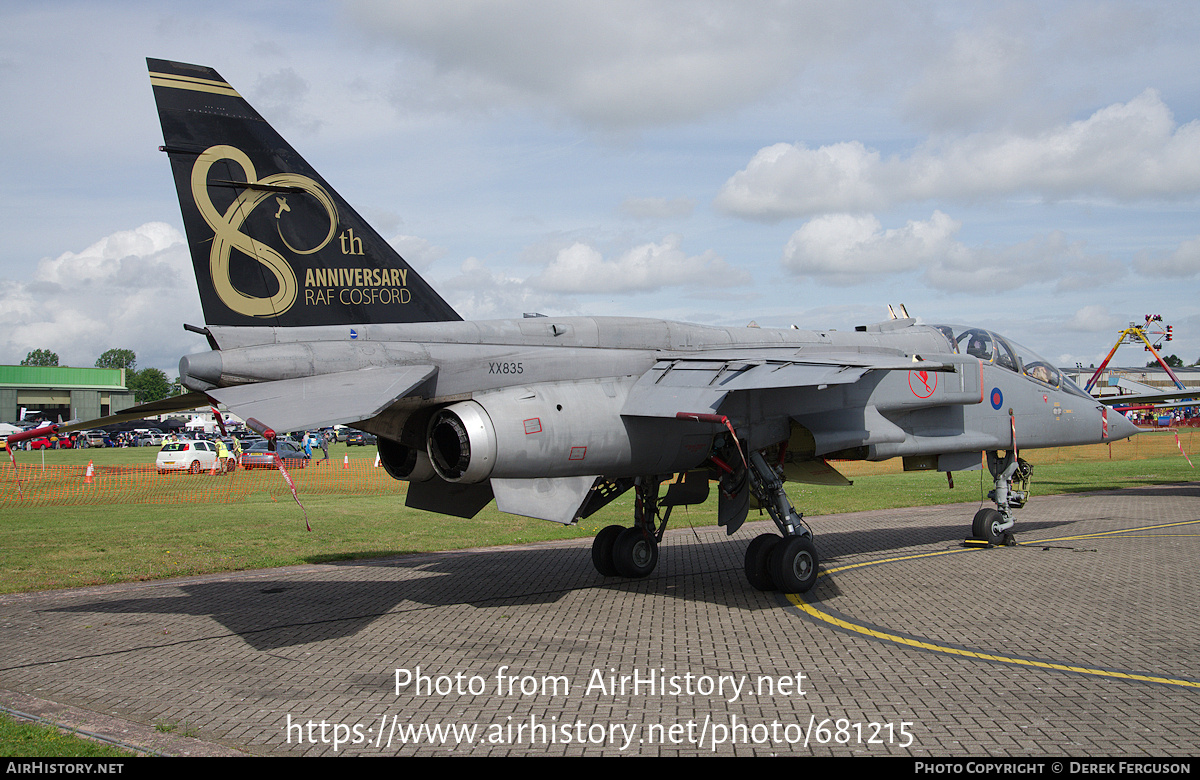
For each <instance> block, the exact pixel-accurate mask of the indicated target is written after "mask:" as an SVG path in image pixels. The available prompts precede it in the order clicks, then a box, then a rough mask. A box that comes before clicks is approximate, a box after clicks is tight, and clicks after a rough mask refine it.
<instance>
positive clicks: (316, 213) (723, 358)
mask: <svg viewBox="0 0 1200 780" xmlns="http://www.w3.org/2000/svg"><path fill="white" fill-rule="evenodd" d="M149 68H150V80H151V83H152V84H153V87H154V96H155V99H156V101H157V103H158V111H159V117H160V119H161V122H162V129H163V136H164V141H165V145H164V146H163V151H165V152H166V153H167V155H168V157H169V158H170V161H171V166H172V170H173V171H174V175H175V182H176V186H177V188H178V192H179V200H180V205H181V208H182V211H183V220H184V225H185V228H186V232H187V237H188V243H189V244H190V246H191V253H192V259H193V263H194V266H195V272H196V281H197V284H198V285H199V289H200V298H201V302H202V304H203V309H204V317H205V320H206V323H205V327H197V326H193V325H185V327H186V328H187V329H189V330H191V331H194V332H196V333H200V334H203V335H204V336H205V337H206V338H207V339H208V343H209V345H210V346H211V348H212V349H211V351H209V352H206V353H202V354H194V355H188V356H186V357H184V358H183V359H182V360H181V361H180V364H179V373H180V378H181V380H182V382H183V383H184V384H185V385H186V386H187V387H188V388H189V389H191V390H192V391H193V392H192V393H190V394H188V395H187V396H183V397H182V398H181V399H168V400H166V401H163V402H158V403H156V404H149V405H145V406H142V407H138V408H135V409H131V410H129V411H128V412H127V413H126V414H124V415H122V417H140V416H143V415H145V414H147V413H152V412H161V411H166V410H169V409H183V408H194V407H196V406H200V405H207V404H209V403H215V402H220V403H223V404H225V405H226V406H227V407H228V408H229V409H230V410H231V411H232V412H233V413H235V414H237V415H238V416H240V417H242V418H243V419H245V420H247V422H248V424H249V425H250V426H251V427H254V428H256V429H257V430H259V431H260V432H263V433H265V434H266V435H267V436H268V437H271V436H273V432H274V431H290V430H302V429H310V428H317V427H321V426H329V425H337V424H345V425H349V426H352V427H355V428H358V429H361V430H364V431H368V432H370V433H373V434H375V435H376V436H378V447H379V457H380V460H381V461H382V464H383V466H384V467H385V468H386V469H387V471H388V473H389V474H390V475H391V476H393V477H395V478H396V479H400V480H406V481H408V482H409V488H408V494H407V499H406V503H407V504H408V506H410V507H415V508H418V509H423V510H428V511H431V512H438V513H443V514H448V515H454V516H457V517H464V518H469V517H472V516H474V515H475V514H476V513H477V512H479V510H480V509H481V508H482V507H483V506H484V505H486V504H487V503H488V502H490V501H492V500H495V502H496V506H497V507H498V508H499V509H500V510H502V511H504V512H510V513H513V514H519V515H524V516H528V517H537V518H543V519H546V520H552V521H555V522H559V523H573V522H575V521H577V520H579V519H581V518H585V517H587V516H589V515H591V514H592V513H594V512H595V511H596V510H597V509H599V508H600V507H602V506H604V505H605V504H607V503H608V502H610V501H612V500H613V499H614V498H615V497H617V496H619V495H621V494H622V493H624V492H626V491H628V490H633V491H635V494H636V497H637V500H636V501H635V509H634V516H633V520H632V524H631V525H629V526H628V527H622V526H609V527H608V528H605V529H604V530H602V531H601V532H600V533H599V534H598V535H597V536H596V539H595V542H594V543H593V546H592V559H593V562H594V564H595V567H596V569H597V571H598V572H599V573H600V574H602V575H605V576H623V577H643V576H646V575H647V574H649V573H650V572H652V571H653V570H654V568H655V565H656V564H657V561H658V545H659V542H660V541H661V540H662V536H663V532H664V530H665V527H666V524H667V520H668V518H669V517H670V514H671V510H672V509H673V508H674V507H676V506H680V505H687V504H696V503H700V502H702V501H704V500H706V498H707V496H708V492H709V487H710V484H712V483H714V482H715V484H716V485H717V489H718V490H719V498H718V511H717V515H718V516H717V520H718V523H719V524H720V525H722V526H724V527H725V528H726V529H727V531H728V532H729V533H733V532H734V531H736V530H737V529H738V528H739V527H740V526H741V525H742V523H743V522H744V521H745V519H746V516H747V512H748V510H749V509H750V507H751V502H752V501H753V502H754V504H755V505H756V506H758V507H761V508H762V509H764V510H765V511H766V512H767V513H768V514H769V515H770V517H771V519H772V520H773V521H774V522H775V525H776V526H777V527H778V530H779V534H778V535H776V534H763V535H761V536H759V537H758V538H756V539H754V540H753V541H752V542H751V544H750V545H749V547H748V549H747V553H746V560H745V568H746V576H747V578H748V579H749V581H750V583H751V584H752V585H753V586H754V587H756V588H760V589H763V590H772V589H774V590H781V591H785V592H803V591H805V590H807V589H809V588H811V587H812V585H813V583H814V582H815V581H816V578H817V572H818V557H817V550H816V546H815V545H814V542H813V537H812V532H811V531H810V530H809V529H808V528H807V527H806V525H805V524H804V523H803V521H802V516H801V514H800V513H799V512H798V511H797V510H796V509H795V507H794V506H793V505H792V502H791V501H790V500H789V498H788V496H787V494H786V493H785V492H784V487H783V485H784V481H785V480H796V481H806V482H822V483H837V482H841V483H843V484H844V483H845V479H844V478H843V477H842V476H841V475H840V474H838V473H837V472H836V471H835V470H834V469H833V468H832V467H831V466H830V465H829V463H828V461H829V460H839V459H865V460H872V461H877V460H885V459H888V458H895V457H899V458H903V461H904V467H905V469H908V470H920V469H937V470H940V471H946V472H953V471H960V470H971V469H977V468H982V465H983V463H984V462H986V465H987V468H988V470H989V471H990V473H991V476H992V478H993V481H994V484H995V489H994V491H993V492H992V494H991V497H992V499H993V500H994V501H995V508H994V509H992V508H986V509H983V510H981V511H980V512H979V513H978V514H977V515H976V516H975V518H974V521H973V524H972V534H973V535H974V536H975V537H977V538H980V539H982V540H984V541H986V542H989V543H993V544H1000V543H1003V542H1004V541H1006V540H1007V539H1009V538H1011V530H1010V529H1011V528H1012V527H1013V513H1012V510H1013V509H1015V508H1018V507H1020V506H1022V505H1023V504H1024V503H1025V500H1026V498H1027V493H1026V491H1025V490H1023V489H1022V486H1023V485H1024V484H1025V479H1026V478H1027V477H1028V465H1027V464H1026V463H1025V461H1023V460H1022V459H1020V458H1019V457H1018V448H1019V447H1021V448H1034V447H1053V446H1061V445H1072V444H1091V443H1096V442H1105V441H1112V440H1115V439H1120V438H1124V437H1127V436H1130V435H1132V434H1134V433H1136V431H1137V429H1136V428H1135V427H1134V426H1133V425H1132V424H1131V423H1129V422H1128V421H1127V420H1126V419H1125V418H1124V417H1121V416H1119V415H1116V414H1113V415H1111V416H1109V415H1108V414H1107V410H1106V408H1105V407H1104V406H1102V405H1101V404H1099V403H1098V402H1096V401H1095V400H1093V399H1092V398H1091V397H1089V396H1088V395H1087V394H1086V393H1084V392H1083V391H1081V390H1080V389H1079V388H1078V387H1076V386H1075V385H1074V384H1073V383H1072V382H1071V381H1070V380H1069V379H1067V378H1066V377H1064V376H1063V375H1062V374H1060V373H1059V372H1058V371H1057V370H1056V369H1055V368H1054V367H1053V366H1052V365H1051V364H1050V363H1048V362H1047V361H1045V360H1043V359H1042V358H1039V357H1038V356H1037V355H1035V354H1034V353H1032V352H1030V351H1029V350H1027V349H1024V348H1022V347H1021V346H1019V345H1018V344H1016V343H1015V342H1013V341H1010V340H1008V339H1006V338H1003V337H1002V336H1000V335H998V334H996V333H993V332H990V331H988V330H985V329H982V328H971V327H960V326H954V325H920V324H917V322H916V321H915V320H914V319H912V318H910V317H908V316H907V313H906V312H904V311H903V309H901V311H900V312H899V314H893V318H892V319H890V320H887V321H884V322H882V323H879V324H874V325H866V326H861V327H859V328H857V329H856V330H855V331H854V332H836V331H817V330H798V329H791V330H775V329H769V328H754V327H748V328H718V327H707V326H703V325H690V324H685V323H679V322H665V321H662V320H654V319H634V318H623V317H542V316H532V317H530V316H527V317H525V318H522V319H515V320H493V321H485V322H464V321H463V320H462V319H461V318H460V317H459V316H458V315H457V314H456V313H455V312H454V310H453V309H452V308H451V307H450V306H449V305H448V304H447V303H446V302H445V301H444V300H443V299H442V298H441V297H440V296H439V295H438V294H437V292H436V291H434V290H433V289H432V288H431V287H429V285H427V284H426V283H425V281H424V280H422V279H421V277H420V276H418V275H417V273H416V272H415V271H414V270H413V269H412V268H411V267H410V266H409V265H408V264H407V263H406V262H405V261H404V260H403V259H402V258H401V257H400V256H399V255H398V254H397V253H396V252H395V251H394V250H393V249H392V248H391V247H390V246H389V245H388V244H387V243H386V242H385V241H384V240H383V239H382V238H380V237H379V235H378V234H377V233H376V232H375V231H374V230H372V229H371V227H370V226H369V225H367V223H366V222H364V221H363V220H362V218H361V217H359V215H358V214H357V213H355V212H354V210H353V209H351V208H350V207H349V206H348V205H347V204H346V203H345V202H344V201H343V200H342V199H341V198H340V197H339V196H338V195H337V193H336V192H335V191H334V190H333V188H332V187H330V186H329V184H328V183H326V182H325V180H324V179H322V178H321V177H320V175H318V174H317V172H316V171H314V170H313V169H312V168H311V167H310V166H309V165H308V163H306V162H305V161H304V160H303V159H302V158H301V157H300V156H299V155H298V154H297V153H296V152H295V151H294V150H293V149H292V148H291V147H290V146H289V145H288V144H287V143H286V142H285V141H284V140H283V139H282V138H281V137H280V136H279V135H278V134H277V133H276V132H275V131H274V130H273V129H272V128H271V127H270V125H268V124H267V123H266V121H264V120H263V119H262V117H260V116H259V115H258V114H257V113H256V112H255V111H254V109H253V108H251V107H250V105H249V104H248V103H247V102H246V101H245V100H244V99H243V98H242V97H241V96H240V95H239V94H238V93H237V92H236V91H234V89H233V87H231V86H230V85H229V84H228V83H226V82H225V80H224V79H222V78H221V77H220V76H219V75H218V74H217V72H216V71H214V70H212V69H211V68H205V67H198V66H195V65H185V64H181V63H176V62H167V61H163V60H149ZM96 425H97V423H95V422H88V423H81V424H80V426H81V427H95V426H96Z"/></svg>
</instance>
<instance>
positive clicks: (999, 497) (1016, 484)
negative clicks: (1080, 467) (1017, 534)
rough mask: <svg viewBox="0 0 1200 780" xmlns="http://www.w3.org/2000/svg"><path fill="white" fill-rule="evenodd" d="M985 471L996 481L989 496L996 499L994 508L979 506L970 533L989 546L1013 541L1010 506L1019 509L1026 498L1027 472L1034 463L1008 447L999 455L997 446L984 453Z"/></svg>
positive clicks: (1009, 543)
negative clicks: (985, 459)
mask: <svg viewBox="0 0 1200 780" xmlns="http://www.w3.org/2000/svg"><path fill="white" fill-rule="evenodd" d="M987 464H988V471H990V472H991V474H992V479H993V480H994V481H995V485H996V487H995V489H993V490H992V491H991V492H989V493H988V498H990V499H992V500H993V501H995V502H996V508H995V509H980V510H979V511H978V512H976V513H975V519H974V520H973V521H972V522H971V536H972V538H973V539H974V540H977V541H979V542H986V543H987V545H988V546H989V547H1000V546H1002V545H1012V544H1016V541H1015V540H1014V538H1013V534H1012V527H1013V526H1014V525H1016V520H1014V519H1013V516H1012V510H1014V509H1020V508H1021V507H1023V506H1025V502H1026V501H1028V500H1029V476H1030V474H1032V473H1033V466H1031V465H1029V463H1027V462H1026V461H1025V460H1024V459H1023V458H1019V457H1017V454H1016V451H1015V450H1008V451H1007V452H1005V453H1004V455H1003V457H1001V455H1000V452H999V451H998V450H992V451H990V452H988V453H987Z"/></svg>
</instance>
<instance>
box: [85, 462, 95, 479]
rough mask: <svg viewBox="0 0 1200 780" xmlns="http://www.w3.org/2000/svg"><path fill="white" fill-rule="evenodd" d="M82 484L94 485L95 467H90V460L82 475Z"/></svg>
mask: <svg viewBox="0 0 1200 780" xmlns="http://www.w3.org/2000/svg"><path fill="white" fill-rule="evenodd" d="M83 484H85V485H94V484H96V467H95V466H93V465H92V462H91V461H90V460H89V461H88V467H87V472H86V473H84V475H83Z"/></svg>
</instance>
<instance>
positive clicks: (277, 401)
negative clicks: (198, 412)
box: [207, 365, 437, 431]
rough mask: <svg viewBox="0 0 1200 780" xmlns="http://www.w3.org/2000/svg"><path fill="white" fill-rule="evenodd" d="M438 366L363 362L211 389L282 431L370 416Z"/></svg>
mask: <svg viewBox="0 0 1200 780" xmlns="http://www.w3.org/2000/svg"><path fill="white" fill-rule="evenodd" d="M436 372H437V368H436V367H435V366H428V365H417V366H392V367H388V368H363V369H359V370H357V371H343V372H340V373H337V374H320V375H317V376H307V377H300V378H299V379H282V380H279V381H275V382H259V383H256V384H252V385H236V386H234V387H223V388H216V389H213V390H209V391H207V394H208V395H209V396H211V397H212V398H214V399H216V400H218V401H220V402H221V403H223V404H225V406H227V407H228V408H229V410H230V411H231V412H233V413H234V414H236V415H237V416H238V417H241V418H242V419H243V420H250V419H251V418H254V419H255V420H258V421H259V422H261V423H263V424H265V425H267V426H269V427H271V428H273V429H274V430H276V431H301V430H308V429H310V428H324V427H326V426H330V425H341V424H344V423H355V422H359V421H361V420H366V419H369V418H371V417H374V416H375V415H377V414H379V413H380V412H381V411H383V410H384V409H386V408H387V407H388V406H390V405H391V404H392V403H394V402H395V401H396V400H398V399H400V398H402V397H404V396H406V395H408V393H410V392H411V391H412V390H414V389H415V388H416V387H418V386H419V385H420V384H421V383H423V382H424V381H425V380H427V379H429V378H430V377H431V376H433V375H434V374H435V373H436Z"/></svg>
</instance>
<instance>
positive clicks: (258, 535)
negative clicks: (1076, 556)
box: [0, 432, 1200, 593]
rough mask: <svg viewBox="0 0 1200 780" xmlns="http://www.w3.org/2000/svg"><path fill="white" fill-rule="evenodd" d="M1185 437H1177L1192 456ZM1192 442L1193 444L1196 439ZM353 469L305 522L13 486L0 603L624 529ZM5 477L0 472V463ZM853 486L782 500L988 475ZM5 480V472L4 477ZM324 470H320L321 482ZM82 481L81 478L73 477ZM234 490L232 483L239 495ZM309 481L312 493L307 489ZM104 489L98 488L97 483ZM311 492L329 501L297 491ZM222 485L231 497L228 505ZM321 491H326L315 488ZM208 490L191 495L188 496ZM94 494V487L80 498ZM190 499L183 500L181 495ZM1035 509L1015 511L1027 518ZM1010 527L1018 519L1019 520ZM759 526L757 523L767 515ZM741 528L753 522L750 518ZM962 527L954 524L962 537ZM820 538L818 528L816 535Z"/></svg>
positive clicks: (1161, 457)
mask: <svg viewBox="0 0 1200 780" xmlns="http://www.w3.org/2000/svg"><path fill="white" fill-rule="evenodd" d="M1192 438H1193V434H1192V433H1191V432H1187V433H1185V434H1184V435H1183V438H1182V444H1183V446H1184V449H1185V450H1186V451H1187V452H1188V453H1189V454H1191V452H1192V449H1191V446H1192ZM1195 439H1196V440H1197V441H1200V435H1196V436H1195ZM155 454H156V449H154V448H143V449H128V450H99V449H93V450H84V451H78V452H72V451H57V452H47V453H45V461H46V464H47V466H68V465H71V466H77V467H81V466H84V465H86V464H87V462H88V461H89V460H91V461H93V462H94V464H95V465H96V467H97V468H98V469H99V468H113V469H115V468H117V467H121V466H138V465H141V466H145V465H148V464H152V463H153V460H154V456H155ZM1022 454H1023V456H1024V457H1026V458H1027V459H1028V460H1029V461H1030V462H1031V463H1033V464H1034V467H1035V468H1034V473H1033V486H1032V487H1033V492H1034V495H1035V496H1036V495H1045V494H1050V493H1071V492H1081V491H1091V490H1103V489H1108V488H1115V487H1130V486H1135V485H1155V484H1164V483H1170V482H1183V481H1191V480H1194V479H1196V472H1195V471H1194V470H1192V468H1191V467H1190V466H1189V465H1188V463H1187V461H1186V460H1185V459H1184V458H1183V457H1182V456H1181V455H1180V454H1179V452H1178V449H1177V448H1176V445H1175V442H1174V439H1173V438H1171V437H1170V435H1164V434H1147V435H1143V436H1139V437H1136V438H1135V439H1134V440H1133V441H1132V442H1129V443H1119V444H1118V445H1114V447H1113V454H1114V457H1113V459H1111V460H1110V459H1109V458H1108V448H1106V447H1104V446H1102V445H1098V446H1096V447H1091V448H1069V449H1063V450H1029V451H1026V452H1023V453H1022ZM346 455H349V456H350V458H351V459H352V460H354V461H362V464H361V465H363V466H364V468H366V469H369V468H370V467H369V464H370V462H371V461H372V460H373V458H374V455H375V451H374V449H367V448H349V449H348V448H346V447H345V445H337V446H336V447H334V448H331V451H330V458H331V461H332V463H331V464H326V465H323V466H312V467H310V468H308V469H304V470H301V471H299V472H297V473H296V481H297V485H298V489H299V491H300V497H301V500H302V501H303V504H304V508H305V510H306V512H307V517H308V520H309V522H310V524H311V526H312V531H311V532H309V531H306V530H305V516H304V513H302V511H301V509H300V507H298V506H297V505H296V503H295V502H294V501H293V499H292V496H291V494H290V492H289V491H288V489H287V487H286V485H285V484H284V482H283V479H282V478H281V476H280V475H279V474H278V472H273V471H263V472H255V473H242V472H239V473H238V474H236V475H234V476H231V477H210V476H208V475H200V476H190V475H173V476H171V477H168V478H165V479H166V482H165V483H164V484H166V485H167V487H166V488H164V490H167V491H168V493H167V494H165V495H164V496H162V497H160V498H162V499H163V500H161V501H156V502H149V503H146V502H143V503H118V502H119V501H121V497H120V495H119V494H118V495H115V496H113V495H107V496H106V497H105V498H104V499H103V500H105V501H112V503H70V502H67V501H63V502H60V503H46V504H39V505H33V506H30V505H28V503H25V502H22V501H17V500H14V499H13V493H12V491H13V490H14V485H13V484H12V483H11V481H10V482H8V483H4V484H3V485H2V487H3V489H4V490H5V491H8V493H7V494H6V498H5V499H4V500H0V528H2V532H3V534H4V536H3V538H4V543H3V545H0V593H12V592H18V591H26V590H43V589H52V588H68V587H76V586H81V585H93V584H102V583H113V582H126V581H138V580H152V579H162V578H167V577H175V576H181V575H193V574H204V573H210V572H221V571H238V570H244V569H256V568H266V567H273V566H286V565H293V564H302V563H317V562H323V561H333V560H345V559H352V558H370V557H380V556H387V555H396V554H401V553H412V552H427V551H433V550H451V549H461V548H465V547H486V546H494V545H505V544H515V543H522V542H532V541H541V540H548V539H563V538H572V537H590V536H592V535H594V534H595V533H596V531H598V530H599V529H601V528H603V527H604V526H606V525H610V524H613V523H618V524H622V525H629V524H630V523H631V517H632V507H633V497H632V493H626V494H625V495H623V496H621V497H620V498H618V499H617V500H616V501H614V502H612V503H611V504H609V505H608V506H607V507H605V508H604V509H603V510H602V511H600V512H598V513H597V514H596V515H593V516H592V517H590V518H588V519H587V520H585V521H582V522H580V523H579V525H578V526H576V527H564V526H561V525H558V524H557V523H548V522H545V521H541V520H530V519H526V518H520V517H514V516H512V515H506V514H502V513H500V512H497V511H496V510H495V509H493V508H491V507H489V508H487V509H485V510H484V511H483V512H481V513H480V514H479V515H478V516H477V517H475V518H474V519H472V520H462V519H458V518H448V517H442V516H436V515H431V514H428V513H425V512H419V511H413V510H409V509H407V508H406V507H405V506H404V501H403V493H404V485H403V483H397V482H394V481H391V480H388V479H386V478H385V477H380V476H379V472H381V471H382V469H373V470H371V471H372V473H371V474H370V475H369V477H370V479H371V480H372V483H371V484H375V481H378V485H379V487H378V488H372V489H370V490H365V489H363V488H362V487H361V484H359V483H356V485H351V486H350V487H346V488H337V487H336V486H337V483H336V481H335V482H333V483H325V482H320V483H319V482H316V481H314V480H315V479H316V478H317V475H320V476H321V478H322V479H327V478H328V477H329V476H330V475H335V476H336V475H340V474H343V473H347V472H343V471H341V470H340V466H341V464H342V463H343V457H344V456H346ZM41 456H42V453H38V452H32V453H29V452H22V453H19V455H18V459H19V462H20V463H21V464H23V467H24V465H25V464H29V465H31V466H34V467H36V466H39V465H40V463H41V460H42V457H41ZM0 465H4V464H0ZM837 466H838V468H839V469H840V470H841V471H843V473H845V474H846V476H848V477H849V478H850V479H852V480H853V481H854V482H855V484H854V486H853V487H820V486H813V485H796V484H789V486H788V492H789V494H790V495H791V497H792V500H793V501H794V502H795V504H796V506H797V508H798V509H799V510H800V511H802V512H803V513H804V514H805V515H806V516H810V517H811V516H817V515H824V514H836V513H839V512H855V511H862V510H871V509H886V508H890V507H907V506H928V505H934V504H944V503H955V502H980V501H983V500H986V499H985V497H986V494H987V491H988V490H990V489H991V484H990V480H987V479H984V478H983V475H984V472H981V471H977V472H959V473H957V474H956V475H955V484H956V487H955V489H953V490H950V489H948V488H947V484H946V477H945V475H944V474H941V473H938V472H916V473H908V474H905V473H901V471H900V463H899V461H888V462H885V463H865V462H848V463H839V464H837ZM4 468H5V470H8V469H10V468H11V467H9V466H4ZM322 469H324V470H325V471H321V470H322ZM80 470H81V469H80ZM80 470H76V471H75V472H73V473H74V474H75V476H73V477H72V481H73V484H74V485H76V486H77V487H75V488H73V490H74V492H75V494H77V495H81V496H84V497H85V498H87V496H88V495H89V494H88V493H87V492H86V490H84V489H83V488H82V487H78V485H79V483H80V482H81V478H80V477H79V471H80ZM237 480H241V482H235V481H237ZM306 480H308V481H307V482H306ZM102 481H103V479H102ZM306 484H307V485H309V486H311V487H312V489H313V490H317V489H325V490H329V488H328V484H333V485H334V488H333V489H332V490H333V492H325V493H316V494H314V493H311V492H306V488H305V485H306ZM230 485H237V486H238V489H239V490H240V491H241V492H240V493H238V494H237V495H236V500H234V499H231V498H230V496H231V495H232V494H230V493H229V492H228V490H229V486H230ZM321 485H326V487H325V488H322V487H321ZM195 486H201V488H203V489H204V490H209V491H210V492H209V493H204V492H203V491H201V492H199V493H196V487H195ZM89 489H90V487H89ZM189 489H190V490H192V491H193V493H195V494H196V495H200V496H201V498H203V497H204V496H205V495H208V496H210V497H211V498H212V500H189V501H188V502H182V501H179V500H177V499H178V496H179V495H182V493H180V494H171V493H170V492H169V491H173V490H178V491H185V490H189ZM189 495H191V494H189ZM715 496H716V492H715V490H714V491H712V492H711V495H710V498H709V501H708V502H707V503H706V504H703V505H700V506H693V507H681V508H679V509H677V510H676V511H675V513H674V514H673V515H672V517H671V524H670V527H672V528H680V527H686V526H688V525H695V526H707V525H713V524H714V523H715V522H716V497H715ZM1035 507H1036V502H1031V507H1030V508H1028V509H1025V510H1023V511H1024V512H1025V513H1031V512H1036V508H1035ZM1019 517H1020V516H1018V518H1019ZM764 518H765V515H764ZM751 519H756V515H754V514H752V515H751ZM969 522H970V516H969V515H964V519H963V524H964V527H966V526H967V524H969ZM816 531H817V534H818V536H819V534H820V529H819V527H818V528H817V529H816Z"/></svg>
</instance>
